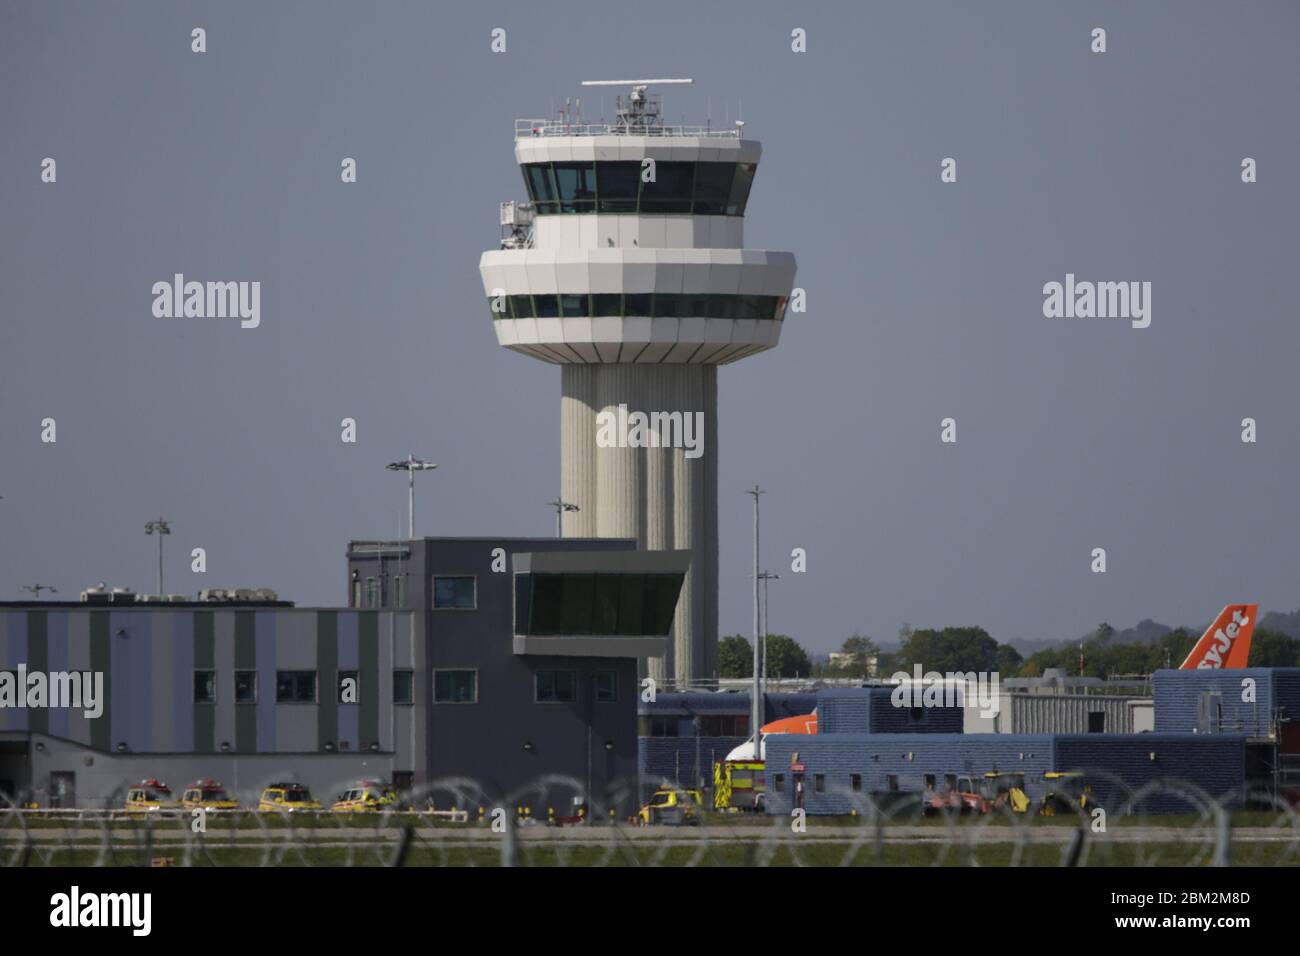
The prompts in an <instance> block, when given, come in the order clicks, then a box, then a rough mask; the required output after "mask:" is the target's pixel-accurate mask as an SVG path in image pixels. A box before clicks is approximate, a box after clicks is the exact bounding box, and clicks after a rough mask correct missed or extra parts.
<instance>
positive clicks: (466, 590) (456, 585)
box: [433, 575, 477, 611]
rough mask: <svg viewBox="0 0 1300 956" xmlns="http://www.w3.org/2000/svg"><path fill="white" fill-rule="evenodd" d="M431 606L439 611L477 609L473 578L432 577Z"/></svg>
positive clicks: (460, 576)
mask: <svg viewBox="0 0 1300 956" xmlns="http://www.w3.org/2000/svg"><path fill="white" fill-rule="evenodd" d="M433 606H434V607H435V608H437V609H440V610H457V611H472V610H474V608H475V607H477V594H476V593H475V587H474V576H473V575H458V576H454V577H453V576H450V575H434V578H433Z"/></svg>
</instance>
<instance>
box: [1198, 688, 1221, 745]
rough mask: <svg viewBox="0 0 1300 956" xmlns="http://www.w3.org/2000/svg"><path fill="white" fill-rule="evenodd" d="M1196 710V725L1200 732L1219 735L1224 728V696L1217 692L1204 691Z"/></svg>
mask: <svg viewBox="0 0 1300 956" xmlns="http://www.w3.org/2000/svg"><path fill="white" fill-rule="evenodd" d="M1196 710H1197V714H1196V723H1197V727H1198V728H1199V730H1200V732H1201V733H1203V734H1217V733H1218V732H1219V730H1220V728H1221V727H1222V726H1223V694H1222V693H1221V692H1220V691H1217V690H1207V691H1203V692H1202V693H1201V696H1200V698H1199V700H1198V701H1197V705H1196Z"/></svg>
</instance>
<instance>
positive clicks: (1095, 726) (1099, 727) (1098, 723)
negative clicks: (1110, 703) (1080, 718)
mask: <svg viewBox="0 0 1300 956" xmlns="http://www.w3.org/2000/svg"><path fill="white" fill-rule="evenodd" d="M1105 732H1106V712H1105V711H1104V710H1094V711H1093V712H1092V713H1090V714H1088V733H1090V734H1104V733H1105Z"/></svg>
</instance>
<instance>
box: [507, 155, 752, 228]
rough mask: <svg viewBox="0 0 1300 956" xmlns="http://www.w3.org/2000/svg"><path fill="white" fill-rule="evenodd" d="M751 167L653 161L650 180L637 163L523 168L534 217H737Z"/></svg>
mask: <svg viewBox="0 0 1300 956" xmlns="http://www.w3.org/2000/svg"><path fill="white" fill-rule="evenodd" d="M757 168H758V167H757V164H756V163H725V162H681V161H676V160H659V161H657V162H656V163H655V164H654V179H653V181H651V182H646V181H645V180H646V179H647V177H648V176H649V175H650V170H649V169H648V168H643V167H642V164H641V161H640V160H614V161H604V160H602V161H599V162H563V163H559V162H557V163H524V164H523V166H522V169H523V173H524V185H525V186H526V187H527V188H528V198H529V199H530V200H531V201H532V203H533V208H534V209H535V210H536V211H537V214H538V215H539V216H551V215H556V214H563V213H645V214H657V215H662V214H667V213H675V214H681V215H693V216H743V215H744V214H745V204H746V203H747V202H749V190H750V186H751V185H753V182H754V172H755V170H756V169H757Z"/></svg>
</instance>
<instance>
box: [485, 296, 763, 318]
mask: <svg viewBox="0 0 1300 956" xmlns="http://www.w3.org/2000/svg"><path fill="white" fill-rule="evenodd" d="M487 301H488V311H489V312H490V313H491V314H492V318H494V319H534V318H535V319H557V318H577V317H583V316H591V317H593V318H596V317H602V316H642V317H649V318H656V319H775V320H777V321H780V320H782V319H784V318H785V306H786V297H785V296H783V295H725V294H720V293H703V292H690V293H684V294H683V293H676V292H647V293H626V294H619V293H617V292H616V293H613V294H603V293H602V294H596V295H588V294H586V293H585V292H579V293H568V292H563V293H560V294H559V295H493V296H488V300H487Z"/></svg>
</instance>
